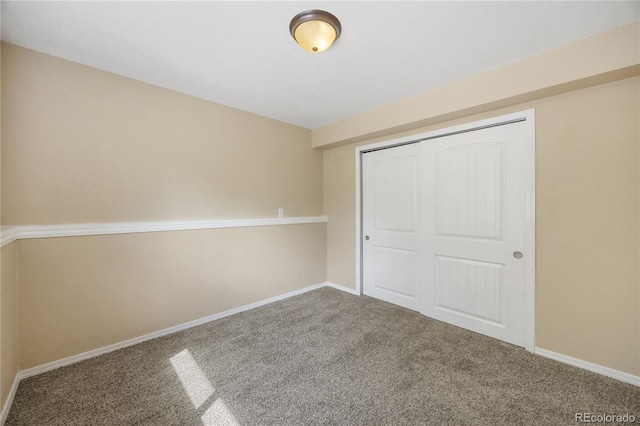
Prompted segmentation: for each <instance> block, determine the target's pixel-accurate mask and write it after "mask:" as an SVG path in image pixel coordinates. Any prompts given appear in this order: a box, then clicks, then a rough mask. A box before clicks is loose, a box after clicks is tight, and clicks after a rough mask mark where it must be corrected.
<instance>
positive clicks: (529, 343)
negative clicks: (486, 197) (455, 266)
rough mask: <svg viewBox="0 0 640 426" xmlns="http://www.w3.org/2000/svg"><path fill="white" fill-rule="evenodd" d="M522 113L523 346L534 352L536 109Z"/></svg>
mask: <svg viewBox="0 0 640 426" xmlns="http://www.w3.org/2000/svg"><path fill="white" fill-rule="evenodd" d="M522 115H523V116H524V117H525V118H526V119H527V121H525V126H527V131H526V136H525V137H526V138H527V141H526V147H525V149H526V154H527V157H526V160H525V161H526V165H525V167H526V179H527V183H526V185H527V189H526V197H527V213H526V215H527V217H526V219H525V223H526V225H525V226H526V235H525V249H526V252H525V253H527V263H526V280H527V281H526V284H525V285H526V287H525V319H526V325H525V332H524V347H525V349H526V350H528V351H529V352H534V351H535V347H536V111H535V109H530V110H527V111H523V112H522Z"/></svg>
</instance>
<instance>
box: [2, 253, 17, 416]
mask: <svg viewBox="0 0 640 426" xmlns="http://www.w3.org/2000/svg"><path fill="white" fill-rule="evenodd" d="M16 245H17V244H16V243H11V244H9V245H7V246H4V247H2V249H1V250H0V252H1V256H2V262H1V265H0V268H1V274H0V281H1V284H2V285H1V286H0V300H1V303H0V314H1V316H0V339H1V341H2V349H1V350H0V402H1V404H0V405H1V406H2V407H4V404H5V402H6V400H7V396H8V395H9V391H10V390H11V386H12V385H13V381H14V380H15V377H16V374H17V373H18V318H17V308H18V306H17V302H18V300H17V297H18V294H17V291H18V289H17V276H16V250H17V248H16Z"/></svg>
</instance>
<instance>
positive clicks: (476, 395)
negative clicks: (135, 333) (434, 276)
mask: <svg viewBox="0 0 640 426" xmlns="http://www.w3.org/2000/svg"><path fill="white" fill-rule="evenodd" d="M576 412H589V413H599V414H602V413H609V414H624V413H630V414H633V415H635V416H636V417H640V388H638V387H635V386H632V385H627V384H624V383H621V382H618V381H616V380H613V379H609V378H606V377H603V376H599V375H597V374H593V373H590V372H587V371H584V370H581V369H578V368H574V367H571V366H568V365H565V364H561V363H558V362H555V361H552V360H549V359H546V358H542V357H539V356H535V355H532V354H530V353H528V352H526V351H525V350H524V349H521V348H518V347H515V346H512V345H509V344H506V343H503V342H500V341H497V340H494V339H490V338H487V337H484V336H481V335H478V334H475V333H472V332H469V331H466V330H462V329H460V328H457V327H453V326H450V325H447V324H444V323H441V322H438V321H434V320H431V319H429V318H426V317H424V316H421V315H419V314H418V313H415V312H412V311H408V310H406V309H403V308H400V307H397V306H394V305H391V304H388V303H385V302H382V301H379V300H375V299H372V298H369V297H365V296H361V297H356V296H352V295H349V294H347V293H343V292H340V291H338V290H334V289H331V288H322V289H319V290H315V291H312V292H309V293H305V294H303V295H300V296H296V297H293V298H290V299H287V300H283V301H280V302H276V303H273V304H270V305H266V306H263V307H260V308H257V309H254V310H251V311H247V312H243V313H240V314H237V315H234V316H231V317H227V318H224V319H221V320H218V321H214V322H211V323H208V324H205V325H202V326H199V327H196V328H192V329H189V330H186V331H183V332H180V333H175V334H172V335H170V336H166V337H162V338H158V339H155V340H151V341H148V342H145V343H141V344H139V345H135V346H131V347H129V348H125V349H121V350H118V351H116V352H112V353H109V354H106V355H102V356H100V357H97V358H93V359H90V360H86V361H83V362H80V363H77V364H74V365H71V366H68V367H64V368H60V369H57V370H55V371H51V372H48V373H44V374H41V375H39V376H35V377H32V378H29V379H26V380H24V381H22V382H21V383H20V386H19V388H18V391H17V394H16V397H15V400H14V403H13V406H12V408H11V411H10V413H9V417H8V420H7V423H6V424H7V425H65V426H68V425H199V426H203V425H205V426H209V425H243V426H246V425H405V424H406V425H421V424H425V425H520V424H527V425H533V424H535V425H546V424H548V425H562V424H567V425H569V424H573V425H575V424H576V423H575V421H574V413H576Z"/></svg>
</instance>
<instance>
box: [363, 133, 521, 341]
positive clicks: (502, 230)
mask: <svg viewBox="0 0 640 426" xmlns="http://www.w3.org/2000/svg"><path fill="white" fill-rule="evenodd" d="M524 131H525V125H524V123H512V124H508V125H502V126H497V127H492V128H488V129H483V130H475V131H471V132H467V133H460V134H456V135H452V136H445V137H440V138H434V139H431V140H426V141H422V142H419V143H414V144H410V145H405V146H401V147H396V148H389V149H384V150H380V151H374V152H370V153H366V154H364V155H363V164H362V166H363V175H362V176H363V194H362V197H363V198H362V200H363V206H362V208H363V216H362V224H363V236H365V237H364V240H363V245H362V247H363V251H362V253H363V290H364V293H365V294H366V295H370V296H373V297H376V298H379V299H382V300H386V301H388V302H391V303H395V304H398V305H401V306H404V307H407V308H409V309H414V310H418V311H420V312H422V313H423V314H425V315H427V316H429V317H432V318H435V319H438V320H441V321H445V322H448V323H450V324H453V325H457V326H460V327H463V328H466V329H469V330H473V331H476V332H478V333H482V334H485V335H488V336H491V337H495V338H498V339H501V340H504V341H506V342H509V343H513V344H516V345H519V346H524V345H525V329H526V312H525V297H526V294H525V292H526V268H525V263H526V258H525V256H526V253H525V242H526V239H525V237H526V202H527V200H526V163H525V152H526V151H525V148H526V147H525V134H524ZM367 237H368V239H367Z"/></svg>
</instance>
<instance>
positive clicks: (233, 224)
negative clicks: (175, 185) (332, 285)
mask: <svg viewBox="0 0 640 426" xmlns="http://www.w3.org/2000/svg"><path fill="white" fill-rule="evenodd" d="M328 220H329V219H328V218H327V217H326V216H311V217H286V218H263V219H225V220H185V221H165V222H129V223H74V224H69V225H25V226H15V227H9V228H7V229H6V230H5V229H3V230H2V237H1V238H0V240H1V241H2V245H3V246H4V245H6V244H9V243H10V242H11V241H14V240H18V239H24V238H52V237H77V236H84V235H111V234H133V233H140V232H164V231H187V230H195V229H220V228H244V227H250V226H275V225H300V224H307V223H326V222H328ZM5 241H7V242H5Z"/></svg>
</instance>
